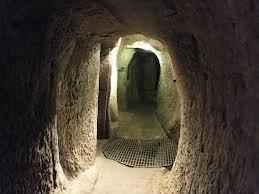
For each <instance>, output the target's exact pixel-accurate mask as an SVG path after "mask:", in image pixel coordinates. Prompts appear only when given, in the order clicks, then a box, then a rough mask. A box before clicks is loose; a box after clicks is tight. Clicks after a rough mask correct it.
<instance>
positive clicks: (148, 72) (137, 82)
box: [127, 49, 160, 108]
mask: <svg viewBox="0 0 259 194" xmlns="http://www.w3.org/2000/svg"><path fill="white" fill-rule="evenodd" d="M159 76H160V64H159V60H158V58H157V56H156V55H155V54H154V53H152V52H150V51H145V50H144V49H136V53H135V54H134V56H133V57H132V59H131V61H130V63H129V65H128V72H127V80H128V88H127V103H128V107H129V108H130V107H136V106H143V105H146V106H151V107H154V106H155V105H156V102H157V91H158V90H157V89H158V84H159Z"/></svg>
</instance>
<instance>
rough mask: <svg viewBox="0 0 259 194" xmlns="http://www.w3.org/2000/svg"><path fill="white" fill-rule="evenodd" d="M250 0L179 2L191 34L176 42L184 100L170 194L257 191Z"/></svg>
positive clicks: (255, 69) (252, 7) (255, 47)
mask: <svg viewBox="0 0 259 194" xmlns="http://www.w3.org/2000/svg"><path fill="white" fill-rule="evenodd" d="M250 3H252V2H250ZM250 3H249V2H248V1H246V2H223V1H220V2H219V1H210V2H208V3H195V2H190V1H188V3H187V1H181V2H179V5H177V7H178V8H179V9H178V11H179V14H183V18H184V21H186V24H187V27H188V30H189V31H192V32H193V34H189V33H181V34H178V35H177V36H175V39H174V40H173V41H171V43H172V42H173V43H172V48H173V50H174V52H173V53H174V54H172V56H175V58H176V60H177V63H176V65H175V66H174V69H175V70H176V75H177V80H179V82H178V83H179V88H180V96H181V98H182V103H183V104H182V107H181V113H182V123H181V134H180V141H179V147H178V154H177V158H176V161H175V164H174V167H173V169H172V172H171V177H170V180H169V185H168V186H169V188H168V190H167V192H165V193H258V192H259V187H258V178H259V177H258V167H257V166H256V164H257V163H258V162H259V158H258V157H257V154H256V153H258V151H259V145H258V137H259V136H258V127H257V124H256V123H258V119H257V118H256V116H255V115H256V110H258V103H256V99H258V98H257V97H256V96H257V94H256V89H255V88H257V87H256V86H255V83H256V81H257V80H258V65H257V64H258V33H257V34H256V30H255V29H256V28H255V24H256V23H255V17H254V13H255V9H256V7H258V4H257V5H255V2H253V4H250ZM205 15H206V16H208V17H204V16H205ZM183 18H182V19H183ZM182 22H183V21H182ZM185 30H187V29H185Z"/></svg>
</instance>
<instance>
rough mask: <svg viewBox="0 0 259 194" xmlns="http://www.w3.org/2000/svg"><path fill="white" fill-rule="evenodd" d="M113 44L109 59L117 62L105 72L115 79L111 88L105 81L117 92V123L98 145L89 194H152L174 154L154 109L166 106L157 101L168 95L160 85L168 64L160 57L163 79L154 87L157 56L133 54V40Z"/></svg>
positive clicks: (158, 67) (141, 51)
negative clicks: (95, 174) (94, 178)
mask: <svg viewBox="0 0 259 194" xmlns="http://www.w3.org/2000/svg"><path fill="white" fill-rule="evenodd" d="M133 37H134V36H133ZM141 38H143V37H142V36H141ZM118 42H119V44H117V48H118V50H117V52H118V53H117V54H116V55H114V56H116V57H117V58H116V59H115V58H113V59H115V60H113V62H114V66H112V68H114V69H112V70H111V71H112V72H117V73H118V80H117V83H116V82H113V79H112V78H113V75H112V76H111V81H112V83H111V84H112V86H111V87H112V88H117V93H118V95H117V96H116V98H114V99H116V100H118V117H117V120H116V118H113V119H112V120H113V121H116V122H117V125H116V126H115V127H114V126H113V127H112V134H110V139H106V140H98V145H97V156H96V167H97V169H98V171H99V176H98V180H97V183H96V185H95V187H94V191H93V194H103V193H107V194H122V193H124V194H157V193H159V192H158V190H159V187H160V181H161V177H162V176H163V175H164V174H165V173H166V172H168V171H169V170H168V169H166V168H165V167H163V166H170V165H172V164H173V160H174V157H175V154H176V150H177V141H173V140H169V139H168V137H167V135H166V132H165V129H163V127H162V124H161V121H159V119H158V117H157V112H156V111H157V108H158V107H160V109H167V108H168V107H170V106H171V105H169V106H168V107H166V108H164V106H165V105H164V104H163V103H164V102H165V101H166V102H167V99H166V100H161V99H165V96H166V92H167V91H171V90H172V88H171V86H167V85H166V84H165V83H166V81H165V80H166V78H167V75H166V74H165V73H164V72H165V71H169V72H170V69H169V66H170V62H169V61H170V60H165V58H163V57H164V56H163V57H160V61H161V62H163V63H162V65H163V73H162V76H161V80H162V84H161V85H159V84H160V73H161V64H160V61H159V59H158V56H160V55H158V56H157V55H156V54H155V53H154V52H152V51H150V50H145V49H141V48H138V46H139V45H137V47H136V48H135V46H133V47H132V48H131V47H129V45H130V44H132V43H133V45H134V42H136V41H134V38H133V39H132V38H128V39H127V37H124V38H122V39H120V40H119V41H118ZM143 43H144V42H141V44H143ZM144 45H145V46H146V45H147V43H144ZM149 46H150V45H149ZM140 47H141V45H140ZM144 48H145V47H144ZM154 51H156V50H155V49H154ZM157 53H159V52H158V51H157ZM161 56H162V55H161ZM161 59H164V60H161ZM115 77H116V76H115ZM113 84H117V85H113ZM165 88H167V89H165ZM165 91H166V92H165ZM115 93H116V92H115ZM158 95H160V99H158ZM112 97H114V96H112ZM162 101H163V103H161V102H162ZM172 109H174V111H177V109H176V108H172ZM113 110H116V108H114V109H113ZM160 112H161V111H160ZM164 114H165V113H162V114H161V115H163V116H164ZM167 140H168V141H167ZM172 144H173V146H172ZM168 145H169V146H168ZM168 153H171V154H170V155H169V154H168ZM163 164H165V165H163Z"/></svg>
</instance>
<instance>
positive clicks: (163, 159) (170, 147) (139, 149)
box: [103, 138, 177, 167]
mask: <svg viewBox="0 0 259 194" xmlns="http://www.w3.org/2000/svg"><path fill="white" fill-rule="evenodd" d="M176 152H177V144H176V142H175V141H174V140H172V139H155V140H135V139H124V138H118V139H115V140H113V141H111V142H109V143H107V144H106V145H105V146H104V149H103V153H104V155H105V156H106V157H107V158H109V159H112V160H115V161H117V162H119V163H122V164H125V165H127V166H132V167H162V166H170V165H172V164H173V163H174V159H175V155H176Z"/></svg>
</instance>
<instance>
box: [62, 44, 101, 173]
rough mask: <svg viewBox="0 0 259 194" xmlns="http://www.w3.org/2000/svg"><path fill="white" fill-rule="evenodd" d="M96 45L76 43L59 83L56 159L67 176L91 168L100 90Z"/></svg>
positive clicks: (98, 56)
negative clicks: (57, 158)
mask: <svg viewBox="0 0 259 194" xmlns="http://www.w3.org/2000/svg"><path fill="white" fill-rule="evenodd" d="M99 53H100V48H99V45H98V44H96V43H95V42H93V41H91V40H88V39H86V40H82V39H78V40H76V45H75V48H74V51H73V53H72V54H71V57H70V60H69V63H68V64H67V67H66V69H65V70H64V72H63V75H62V76H61V79H60V80H59V81H60V83H59V88H58V95H57V98H58V99H57V123H58V125H57V126H58V142H59V154H60V155H59V157H60V162H61V166H62V167H63V170H64V172H65V174H66V175H68V176H74V175H76V173H78V172H80V171H83V170H85V169H86V168H87V167H89V166H90V165H93V162H94V158H95V147H96V131H97V130H96V127H97V126H96V125H97V123H96V119H97V107H98V106H97V99H98V86H99V81H98V80H99V79H98V78H99V64H100V54H99Z"/></svg>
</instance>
